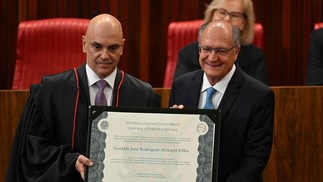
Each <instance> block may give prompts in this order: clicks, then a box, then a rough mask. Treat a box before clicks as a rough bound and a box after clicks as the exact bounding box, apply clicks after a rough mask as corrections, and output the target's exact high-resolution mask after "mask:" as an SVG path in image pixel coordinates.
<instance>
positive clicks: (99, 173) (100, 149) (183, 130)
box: [85, 106, 220, 182]
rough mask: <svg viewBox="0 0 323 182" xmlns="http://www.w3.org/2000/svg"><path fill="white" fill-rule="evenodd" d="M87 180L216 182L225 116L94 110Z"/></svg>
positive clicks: (198, 111) (212, 112)
mask: <svg viewBox="0 0 323 182" xmlns="http://www.w3.org/2000/svg"><path fill="white" fill-rule="evenodd" d="M88 129H89V134H88V141H87V157H89V158H90V159H91V160H92V161H93V163H94V165H93V166H91V167H88V168H87V170H86V174H85V178H86V179H85V180H86V181H88V182H92V181H113V182H121V181H122V182H123V181H127V182H151V181H156V182H158V181H161V182H200V181H203V182H204V181H210V182H214V181H217V176H218V156H219V147H220V146H219V139H220V111H218V110H202V109H173V108H121V107H119V108H115V107H109V106H91V107H90V114H89V127H88Z"/></svg>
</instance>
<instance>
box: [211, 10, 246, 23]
mask: <svg viewBox="0 0 323 182" xmlns="http://www.w3.org/2000/svg"><path fill="white" fill-rule="evenodd" d="M214 13H216V15H217V16H218V17H220V18H221V19H224V18H225V17H226V16H229V17H230V19H231V21H241V20H242V19H244V18H246V14H244V13H240V12H229V11H227V10H225V9H223V8H217V9H214Z"/></svg>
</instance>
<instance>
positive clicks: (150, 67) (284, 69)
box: [0, 0, 323, 89]
mask: <svg viewBox="0 0 323 182" xmlns="http://www.w3.org/2000/svg"><path fill="white" fill-rule="evenodd" d="M322 1H323V0H310V1H304V0H270V1H264V0H253V2H254V6H255V11H256V17H257V22H260V23H262V24H263V26H264V51H265V54H266V62H267V69H268V72H269V81H270V85H272V86H275V85H276V86H280V85H303V84H304V80H305V74H306V62H307V49H308V45H309V42H308V40H309V33H310V31H311V30H313V24H314V23H315V22H318V21H323V10H322V9H323V7H322V6H323V2H322ZM209 2H210V0H122V1H121V0H46V1H42V0H2V1H1V5H0V6H1V10H0V13H1V14H0V24H1V26H0V38H1V43H0V51H1V52H0V89H10V88H11V84H12V79H13V71H14V64H15V46H16V35H17V27H18V24H19V22H21V21H25V20H34V19H42V18H52V17H78V18H91V17H92V16H93V15H95V14H98V13H110V14H113V15H115V16H116V17H117V18H118V19H119V20H120V21H121V23H122V24H123V28H124V36H125V38H126V46H125V50H124V55H123V56H122V58H121V62H120V64H119V67H120V68H121V69H123V70H125V71H126V72H128V73H130V74H133V75H134V76H136V77H139V78H140V79H142V80H145V81H148V82H150V83H151V84H152V86H153V87H161V86H162V84H163V77H164V70H165V67H166V60H167V46H166V41H167V26H168V24H169V23H170V22H171V21H183V20H193V19H202V18H203V13H204V10H205V4H208V3H209Z"/></svg>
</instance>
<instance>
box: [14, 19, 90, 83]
mask: <svg viewBox="0 0 323 182" xmlns="http://www.w3.org/2000/svg"><path fill="white" fill-rule="evenodd" d="M88 23H89V19H79V18H51V19H42V20H32V21H24V22H21V23H20V24H19V27H18V37H17V46H16V63H15V71H14V79H13V84H12V89H29V86H30V85H31V84H34V83H39V81H40V79H41V77H42V75H48V74H54V73H58V72H61V71H65V70H67V69H71V68H73V67H78V66H79V65H81V64H82V63H84V62H85V54H84V53H83V51H82V35H84V34H85V32H86V28H87V25H88Z"/></svg>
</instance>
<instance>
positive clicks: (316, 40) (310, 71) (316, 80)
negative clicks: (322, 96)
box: [306, 28, 323, 86]
mask: <svg viewBox="0 0 323 182" xmlns="http://www.w3.org/2000/svg"><path fill="white" fill-rule="evenodd" d="M307 61H308V63H307V75H306V85H312V86H314V85H323V28H320V29H318V30H314V31H312V32H311V34H310V47H309V49H308V60H307Z"/></svg>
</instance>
